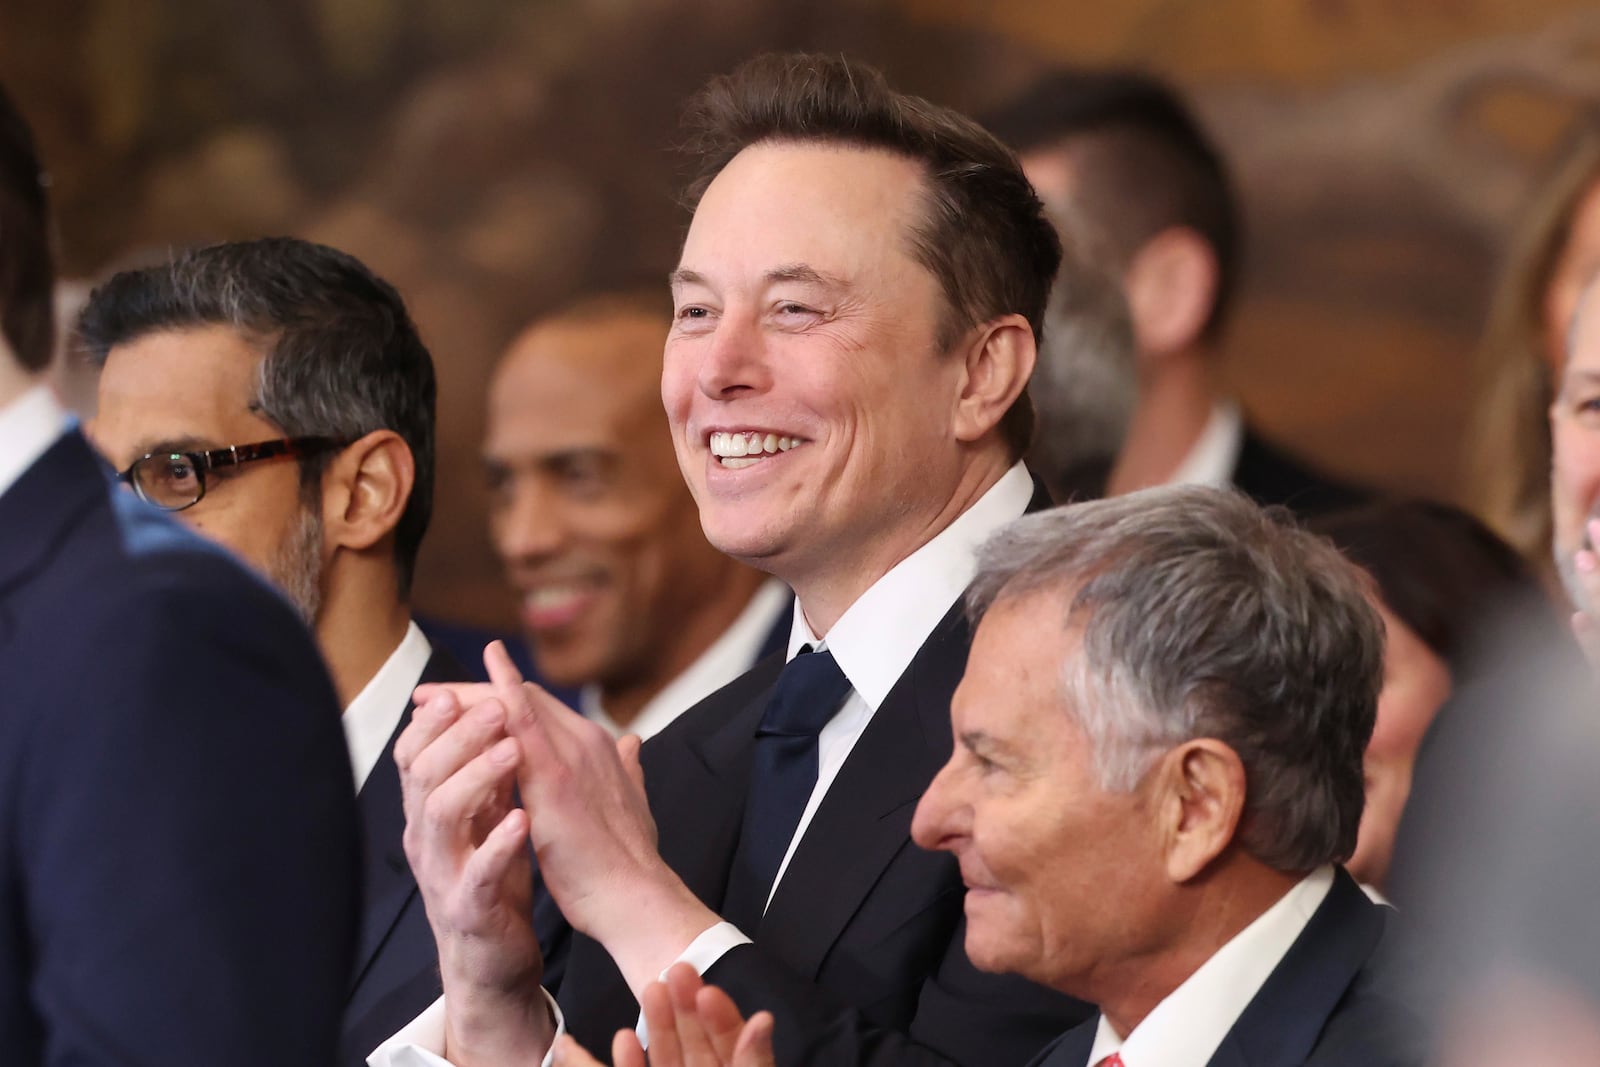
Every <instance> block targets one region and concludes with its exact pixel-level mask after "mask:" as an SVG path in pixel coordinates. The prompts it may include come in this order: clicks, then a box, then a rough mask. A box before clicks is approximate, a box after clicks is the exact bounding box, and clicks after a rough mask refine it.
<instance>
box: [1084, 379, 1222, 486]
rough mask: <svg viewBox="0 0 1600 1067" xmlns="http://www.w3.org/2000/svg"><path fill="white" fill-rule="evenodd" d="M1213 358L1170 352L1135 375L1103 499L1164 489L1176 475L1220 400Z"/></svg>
mask: <svg viewBox="0 0 1600 1067" xmlns="http://www.w3.org/2000/svg"><path fill="white" fill-rule="evenodd" d="M1214 355H1215V354H1214V353H1212V352H1209V351H1204V350H1200V349H1191V350H1188V351H1184V352H1180V353H1173V354H1170V355H1168V356H1165V357H1162V358H1161V359H1159V360H1157V361H1154V362H1153V364H1152V365H1151V366H1150V367H1149V369H1148V371H1147V372H1146V373H1145V374H1144V375H1142V376H1141V380H1140V382H1139V402H1138V404H1137V406H1136V407H1135V408H1134V411H1133V418H1132V419H1131V420H1130V421H1129V423H1128V434H1127V437H1126V438H1125V439H1124V440H1123V445H1122V449H1121V451H1120V452H1118V454H1117V461H1116V463H1115V464H1113V465H1112V468H1111V476H1110V477H1109V478H1108V479H1107V482H1106V495H1107V496H1120V495H1122V494H1123V493H1131V492H1133V491H1134V490H1136V489H1148V488H1149V487H1151V486H1153V485H1165V484H1166V483H1167V482H1168V481H1170V480H1171V479H1172V476H1173V475H1174V474H1176V473H1177V471H1178V468H1179V467H1180V466H1181V465H1182V464H1183V461H1184V459H1185V458H1186V457H1187V456H1188V455H1189V453H1190V451H1192V450H1193V448H1194V446H1195V443H1196V442H1197V441H1199V440H1200V435H1201V434H1203V433H1204V432H1205V429H1206V423H1207V422H1208V421H1210V419H1211V412H1212V409H1213V408H1215V406H1216V404H1217V401H1218V400H1219V399H1221V393H1220V392H1219V390H1218V387H1217V382H1216V375H1215V373H1214V372H1213V370H1212V365H1213V363H1214V362H1215V360H1214V358H1213V357H1214Z"/></svg>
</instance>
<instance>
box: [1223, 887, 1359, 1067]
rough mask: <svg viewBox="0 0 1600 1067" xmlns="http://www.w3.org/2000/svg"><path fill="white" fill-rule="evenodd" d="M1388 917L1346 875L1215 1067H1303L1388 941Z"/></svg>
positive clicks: (1251, 1007) (1229, 1040) (1241, 1021)
mask: <svg viewBox="0 0 1600 1067" xmlns="http://www.w3.org/2000/svg"><path fill="white" fill-rule="evenodd" d="M1384 925H1385V919H1384V909H1383V908H1382V907H1381V906H1380V905H1377V904H1374V903H1372V901H1370V900H1368V899H1367V896H1366V894H1365V893H1363V892H1362V891H1361V887H1360V886H1358V885H1356V883H1355V880H1354V879H1352V878H1351V877H1350V876H1349V875H1348V874H1346V873H1345V872H1344V871H1343V870H1342V869H1340V870H1338V871H1336V872H1335V875H1334V881H1333V888H1332V889H1331V890H1329V892H1328V897H1327V899H1326V900H1324V901H1323V902H1322V906H1321V907H1319V908H1318V909H1317V911H1316V914H1314V915H1312V916H1311V921H1310V922H1309V923H1307V924H1306V928H1305V929H1304V930H1303V931H1301V933H1300V936H1299V937H1298V938H1296V939H1295V943H1294V944H1293V945H1291V946H1290V948H1289V952H1288V954H1287V955H1285V956H1284V957H1283V959H1282V961H1280V962H1279V964H1278V966H1277V967H1276V968H1275V969H1274V970H1273V972H1272V975H1271V977H1269V978H1268V979H1267V983H1266V985H1264V986H1262V987H1261V992H1259V993H1257V994H1256V996H1255V999H1254V1000H1252V1001H1251V1002H1250V1003H1249V1005H1248V1006H1247V1007H1246V1008H1245V1010H1244V1014H1242V1015H1240V1016H1239V1020H1238V1022H1236V1023H1234V1025H1233V1029H1232V1030H1230V1031H1229V1032H1228V1036H1227V1037H1226V1038H1224V1039H1223V1042H1222V1045H1221V1046H1220V1047H1218V1049H1217V1052H1216V1054H1215V1055H1214V1056H1213V1057H1212V1058H1211V1062H1210V1065H1209V1067H1244V1065H1249V1067H1291V1065H1294V1064H1300V1063H1304V1062H1305V1061H1306V1058H1307V1057H1308V1056H1309V1055H1310V1054H1311V1050H1312V1047H1313V1046H1315V1045H1316V1043H1317V1036H1318V1035H1319V1034H1321V1033H1322V1029H1323V1027H1324V1026H1325V1025H1326V1024H1327V1021H1328V1016H1329V1015H1331V1014H1332V1013H1333V1010H1334V1008H1335V1007H1336V1006H1337V1005H1338V1003H1339V1001H1340V1000H1341V999H1342V998H1343V997H1344V994H1345V990H1346V989H1348V988H1349V987H1350V983H1351V981H1352V980H1354V978H1355V976H1356V974H1357V972H1359V971H1360V970H1361V968H1362V966H1363V965H1364V964H1365V963H1366V962H1367V959H1368V957H1370V956H1371V955H1372V953H1373V951H1374V950H1375V949H1376V948H1377V947H1378V941H1379V939H1380V938H1381V937H1382V936H1383V929H1384Z"/></svg>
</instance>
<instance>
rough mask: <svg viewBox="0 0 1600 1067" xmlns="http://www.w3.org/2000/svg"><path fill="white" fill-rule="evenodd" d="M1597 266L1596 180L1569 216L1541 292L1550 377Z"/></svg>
mask: <svg viewBox="0 0 1600 1067" xmlns="http://www.w3.org/2000/svg"><path fill="white" fill-rule="evenodd" d="M1597 269H1600V180H1597V181H1596V182H1595V183H1594V184H1593V185H1591V186H1589V190H1588V192H1586V193H1584V194H1583V200H1582V201H1581V202H1580V203H1579V204H1578V210H1577V212H1576V213H1575V214H1574V215H1573V216H1572V230H1571V232H1569V233H1568V234H1567V243H1566V245H1565V247H1563V248H1562V250H1561V255H1560V257H1559V258H1557V260H1556V266H1555V273H1553V274H1552V275H1551V276H1550V285H1549V287H1548V288H1547V289H1546V290H1545V296H1544V337H1545V359H1546V360H1547V361H1548V362H1549V365H1550V376H1551V379H1552V380H1556V379H1559V378H1560V377H1561V366H1562V364H1563V363H1565V362H1566V351H1567V331H1568V330H1569V329H1570V328H1571V326H1572V313H1573V312H1574V311H1575V310H1576V309H1577V307H1578V298H1579V297H1580V296H1582V295H1583V290H1584V287H1585V286H1586V285H1588V284H1589V282H1590V281H1592V280H1593V279H1594V276H1595V272H1596V270H1597Z"/></svg>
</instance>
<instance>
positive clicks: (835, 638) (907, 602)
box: [367, 463, 1033, 1067]
mask: <svg viewBox="0 0 1600 1067" xmlns="http://www.w3.org/2000/svg"><path fill="white" fill-rule="evenodd" d="M1032 497H1033V479H1032V477H1031V476H1030V475H1029V474H1028V471H1027V468H1026V467H1024V466H1023V465H1022V464H1021V463H1017V464H1016V465H1014V466H1013V467H1012V468H1011V469H1010V470H1009V471H1007V472H1006V473H1005V474H1004V475H1003V476H1002V477H1001V478H1000V480H999V481H997V482H996V483H995V484H994V485H992V486H990V488H989V491H988V492H987V493H985V494H984V495H983V496H982V497H980V498H979V499H978V501H977V502H976V503H975V504H973V505H972V507H970V508H968V509H967V510H966V511H965V512H963V513H962V514H961V515H959V516H957V517H956V519H955V521H954V522H952V523H951V524H950V525H949V526H946V527H945V528H944V529H943V530H941V531H940V532H939V533H938V534H937V535H935V536H934V537H933V539H932V540H930V541H929V542H928V543H927V544H925V545H923V546H922V547H921V548H919V549H917V550H916V551H915V552H913V553H911V555H909V556H907V557H906V558H905V559H904V560H902V561H900V563H898V564H897V565H895V567H894V568H892V569H891V570H890V571H889V572H888V573H887V574H885V575H884V576H883V577H882V578H879V579H878V580H877V581H876V582H874V583H873V584H872V586H871V587H870V588H868V589H867V591H866V592H865V593H863V594H862V595H861V596H860V597H859V598H858V599H857V600H856V602H855V603H854V604H851V605H850V607H849V608H847V609H846V610H845V612H844V614H843V615H841V616H839V621H838V622H836V623H835V624H834V626H833V629H831V630H829V631H828V634H827V640H826V641H819V640H818V638H817V637H816V635H815V634H813V633H812V632H811V628H810V627H809V626H808V625H807V624H806V621H805V614H804V612H803V611H799V610H797V611H796V612H795V614H794V623H793V626H792V628H791V630H790V634H789V658H790V659H793V658H794V657H795V655H797V654H798V653H799V651H800V647H801V646H802V645H806V644H812V645H820V646H821V647H826V648H827V649H828V650H829V651H831V652H832V653H833V658H834V660H835V662H837V663H838V664H839V669H840V670H841V671H842V672H843V673H844V676H845V679H846V680H847V681H849V682H850V685H851V691H850V694H849V695H848V696H846V697H845V699H844V704H843V706H842V707H841V708H840V710H839V713H838V714H837V715H835V716H834V717H833V719H832V720H831V721H830V722H829V723H828V725H826V726H824V727H823V728H822V732H821V733H820V734H819V735H818V736H817V784H816V786H815V788H813V789H812V791H811V798H810V800H809V801H808V802H807V804H806V808H805V811H804V813H802V814H801V816H800V823H799V825H798V826H797V827H796V828H795V832H794V837H792V838H791V839H790V841H789V850H788V852H787V853H785V854H784V857H783V862H782V864H780V865H779V867H778V874H777V877H776V878H774V879H773V889H776V888H777V883H778V882H779V881H781V880H782V879H783V875H784V872H785V871H787V870H788V867H789V858H790V857H791V856H793V855H794V850H795V846H796V845H797V844H799V842H800V839H801V838H802V837H804V836H805V832H806V827H808V826H809V825H810V824H811V818H812V816H813V815H814V814H816V810H817V807H818V806H819V805H820V804H821V803H822V798H823V796H824V795H825V794H826V793H827V791H828V788H829V787H830V786H831V785H832V784H833V781H834V779H835V778H836V777H838V774H839V768H840V767H842V766H843V765H844V761H845V758H846V757H847V756H849V755H850V750H851V749H852V748H854V747H855V744H856V741H857V740H859V739H860V737H861V735H862V733H863V732H865V730H866V728H867V724H868V723H870V722H871V721H872V716H873V715H874V714H875V713H876V712H877V710H878V708H879V707H880V706H881V705H882V704H883V701H884V698H885V697H887V696H888V695H889V691H890V690H891V689H893V688H894V685H895V683H896V682H897V681H899V680H900V676H901V675H902V674H904V673H905V672H906V669H907V668H908V667H910V666H911V661H912V659H913V658H914V657H915V656H916V654H917V651H918V650H919V649H920V648H921V647H922V645H923V642H925V641H926V640H927V639H928V635H929V634H931V633H933V629H934V627H936V626H938V625H939V620H940V619H942V618H944V616H945V613H946V612H947V611H949V610H950V608H951V607H952V606H953V605H954V604H955V602H956V601H957V600H959V599H960V598H961V594H962V593H963V592H965V591H966V588H967V586H968V585H970V584H971V583H972V578H973V575H974V574H975V573H976V572H977V567H978V561H977V549H978V546H979V545H981V544H982V543H983V542H984V541H985V540H987V539H988V537H989V535H990V534H992V533H994V532H995V531H996V530H998V529H1000V527H1002V526H1004V525H1005V524H1006V523H1008V522H1010V521H1012V520H1013V519H1016V518H1018V517H1020V516H1021V515H1022V513H1023V512H1025V511H1026V510H1027V509H1028V502H1029V500H1031V499H1032ZM767 899H768V900H771V896H770V894H769V896H768V898H767ZM749 942H750V938H749V937H747V936H745V934H744V933H743V932H741V931H740V930H739V928H738V927H736V926H734V925H733V924H732V923H727V922H723V923H717V924H716V925H715V926H712V927H711V928H710V929H708V930H706V931H704V932H703V933H701V934H700V936H699V937H697V938H695V939H694V941H693V942H691V943H690V945H689V947H688V948H687V949H685V950H684V953H683V955H682V956H680V957H678V961H679V962H686V963H688V964H690V965H691V966H693V967H694V968H695V970H697V971H699V972H700V973H701V974H704V973H705V972H706V970H707V969H708V968H710V966H711V965H712V964H714V963H716V962H717V960H719V959H721V958H722V955H723V953H725V952H727V951H728V950H729V949H731V948H734V947H736V946H738V945H743V944H748V943H749ZM546 999H547V1000H548V999H549V996H548V994H546ZM551 1003H552V1004H554V1001H551ZM556 1020H557V1025H558V1028H559V1027H560V1026H561V1018H560V1013H559V1012H557V1013H556ZM444 1022H445V1008H444V999H443V998H440V999H439V1000H437V1001H435V1002H434V1003H433V1005H432V1006H431V1007H429V1008H428V1009H427V1010H426V1011H424V1012H423V1013H422V1014H421V1015H420V1016H418V1017H417V1018H416V1019H415V1020H414V1021H413V1022H412V1023H411V1024H410V1025H408V1026H407V1027H406V1028H405V1029H404V1030H402V1031H400V1033H398V1034H396V1035H395V1036H394V1037H392V1038H390V1039H389V1040H388V1041H386V1042H384V1043H383V1045H382V1046H380V1047H379V1048H378V1050H377V1051H376V1052H374V1053H373V1054H372V1055H371V1056H370V1057H368V1059H367V1063H368V1064H369V1065H370V1067H449V1064H448V1061H446V1060H445V1059H443V1058H442V1057H441V1056H440V1055H439V1054H438V1053H437V1051H435V1050H438V1049H441V1048H443V1047H444ZM642 1022H643V1020H642V1018H641V1026H640V1033H641V1035H642V1036H644V1030H643V1026H642ZM550 1060H551V1057H550V1056H546V1057H545V1061H544V1064H543V1065H542V1067H549V1064H550Z"/></svg>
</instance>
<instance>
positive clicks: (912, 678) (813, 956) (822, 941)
mask: <svg viewBox="0 0 1600 1067" xmlns="http://www.w3.org/2000/svg"><path fill="white" fill-rule="evenodd" d="M967 645H968V628H967V624H966V617H965V614H964V611H963V606H962V604H960V603H957V604H956V605H955V606H953V607H952V608H951V609H950V610H949V611H948V612H947V613H946V614H945V617H944V618H943V619H942V620H940V622H939V625H938V626H937V627H936V628H935V629H934V631H933V633H932V635H930V636H929V638H928V640H927V641H926V642H924V644H923V646H922V648H921V649H920V650H918V652H917V655H916V657H915V658H914V659H913V660H912V661H911V666H910V667H909V668H908V669H907V671H906V673H905V674H904V675H903V676H902V677H901V679H900V681H899V682H898V683H897V684H896V685H895V687H894V689H892V690H891V691H890V692H889V695H888V697H887V698H885V700H884V702H883V706H882V707H880V708H879V709H878V711H877V713H876V714H875V715H874V716H873V717H872V722H871V723H869V724H868V726H867V729H866V731H865V732H863V733H862V735H861V738H860V740H858V741H857V742H856V746H855V748H854V749H853V750H852V751H851V753H850V756H849V758H848V759H847V760H845V763H844V766H843V767H842V768H840V770H839V776H838V778H836V779H835V780H834V783H833V785H832V787H831V788H830V789H829V790H828V793H827V795H826V796H825V797H824V798H823V801H822V804H821V806H820V807H819V808H818V809H817V813H816V815H815V816H814V817H813V819H812V821H811V825H810V826H808V827H807V828H806V834H805V837H804V838H802V839H801V842H800V845H799V847H798V848H797V849H796V850H795V853H794V856H793V858H792V859H791V860H790V861H789V867H788V870H787V871H785V872H784V876H783V879H782V881H780V882H779V883H778V889H777V892H776V893H775V894H774V895H773V898H772V903H771V905H770V906H769V907H768V908H767V914H766V918H765V919H764V920H763V921H762V924H761V937H760V940H761V944H762V946H763V947H764V948H765V949H766V950H767V951H768V952H769V953H770V954H772V955H773V956H774V957H775V958H777V959H780V960H783V961H784V962H785V963H786V964H788V965H789V966H790V967H791V968H793V969H794V970H796V971H797V972H798V973H800V974H802V975H804V976H806V977H813V976H815V974H816V973H817V970H818V968H820V967H821V965H822V961H823V959H824V958H825V957H826V956H827V953H828V951H829V949H831V948H832V947H833V945H834V942H835V941H837V940H838V938H839V935H840V934H841V933H842V932H843V930H844V928H845V926H846V924H848V922H849V921H850V918H851V916H852V915H854V914H855V912H856V910H857V909H858V908H859V907H860V905H861V901H862V900H863V899H864V898H865V897H866V895H867V894H868V893H869V892H870V891H871V889H872V887H873V885H874V884H875V883H876V882H877V881H878V878H879V876H880V875H881V874H882V873H883V870H884V868H885V867H887V866H888V865H889V862H890V861H891V860H892V859H894V857H895V855H896V854H897V853H899V852H900V851H901V850H902V849H908V848H915V847H916V846H915V845H913V844H912V843H911V839H910V831H911V816H912V813H913V812H914V811H915V810H916V805H917V801H918V800H919V799H921V797H922V794H923V792H924V791H925V790H926V789H927V787H928V783H929V782H930V781H931V780H932V779H933V776H934V774H936V773H937V772H938V770H939V768H940V767H941V766H943V765H944V763H945V761H946V760H947V759H949V757H950V744H951V742H950V694H951V693H953V692H954V691H955V687H956V683H957V682H958V681H960V678H961V673H962V671H963V670H964V669H965V666H966V658H967Z"/></svg>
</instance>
